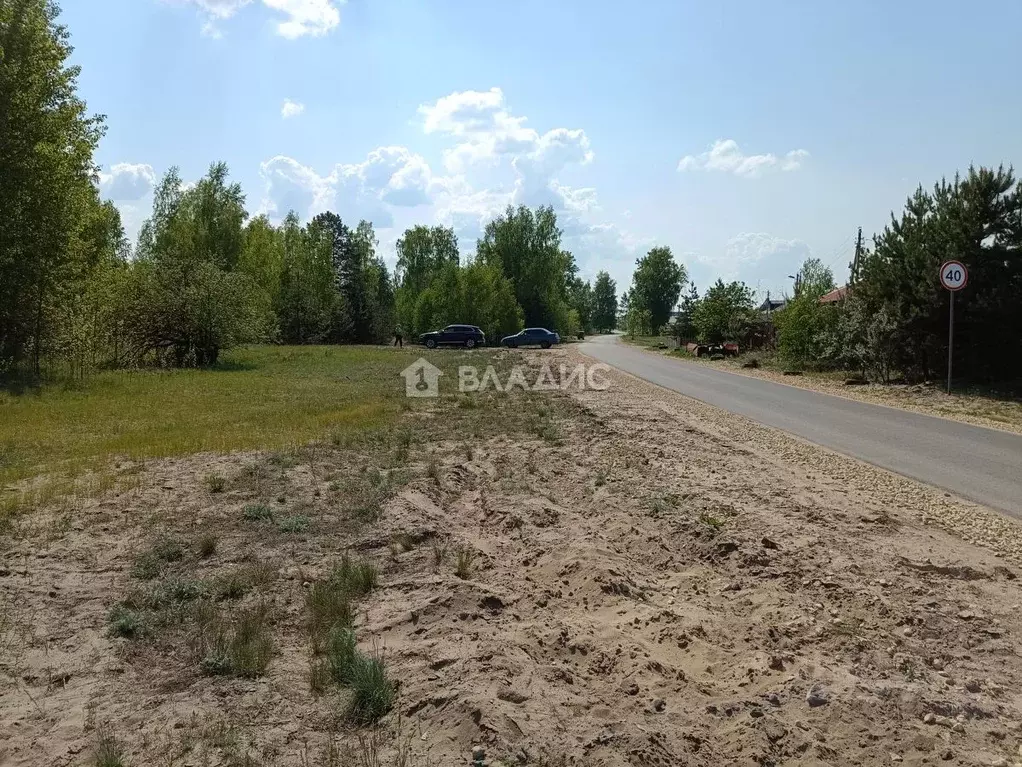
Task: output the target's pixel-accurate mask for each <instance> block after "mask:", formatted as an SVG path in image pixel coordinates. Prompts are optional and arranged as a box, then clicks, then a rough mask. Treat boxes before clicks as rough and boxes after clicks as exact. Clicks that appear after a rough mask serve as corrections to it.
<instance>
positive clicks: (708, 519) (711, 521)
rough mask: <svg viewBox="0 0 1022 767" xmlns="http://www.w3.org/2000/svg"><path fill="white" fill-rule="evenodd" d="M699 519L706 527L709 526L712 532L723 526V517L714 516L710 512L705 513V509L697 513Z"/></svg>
mask: <svg viewBox="0 0 1022 767" xmlns="http://www.w3.org/2000/svg"><path fill="white" fill-rule="evenodd" d="M699 521H700V522H702V523H703V524H704V525H706V526H707V527H709V528H710V529H712V530H713V531H714V532H717V531H719V530H720V529H721V528H722V527H724V520H723V519H719V518H718V517H715V516H713V515H712V514H707V513H706V512H705V511H704V512H702V513H701V514H700V515H699Z"/></svg>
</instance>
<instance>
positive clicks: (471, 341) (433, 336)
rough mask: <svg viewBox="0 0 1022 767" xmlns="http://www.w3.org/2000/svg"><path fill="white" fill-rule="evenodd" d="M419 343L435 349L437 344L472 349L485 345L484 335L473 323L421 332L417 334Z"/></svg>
mask: <svg viewBox="0 0 1022 767" xmlns="http://www.w3.org/2000/svg"><path fill="white" fill-rule="evenodd" d="M419 343H420V344H423V345H424V346H425V347H426V348H427V349H435V348H436V347H438V346H464V347H465V348H466V349H474V348H475V347H477V346H486V336H485V335H484V334H483V331H481V330H480V329H479V328H477V327H476V326H475V325H448V326H447V327H446V328H444V329H443V330H434V331H432V332H430V333H423V334H422V335H421V336H419Z"/></svg>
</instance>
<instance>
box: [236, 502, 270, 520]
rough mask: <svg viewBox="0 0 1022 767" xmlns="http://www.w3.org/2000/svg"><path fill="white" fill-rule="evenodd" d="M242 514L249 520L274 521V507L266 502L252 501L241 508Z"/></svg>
mask: <svg viewBox="0 0 1022 767" xmlns="http://www.w3.org/2000/svg"><path fill="white" fill-rule="evenodd" d="M241 515H242V517H244V518H245V519H246V520H247V521H249V522H271V521H273V509H271V508H270V507H269V506H267V505H266V504H265V503H250V504H248V505H246V506H245V508H243V509H242V510H241Z"/></svg>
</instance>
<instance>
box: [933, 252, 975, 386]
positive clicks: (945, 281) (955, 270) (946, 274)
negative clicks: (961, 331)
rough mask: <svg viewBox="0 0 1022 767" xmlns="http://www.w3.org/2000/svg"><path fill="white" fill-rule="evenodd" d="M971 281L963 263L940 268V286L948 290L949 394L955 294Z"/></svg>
mask: <svg viewBox="0 0 1022 767" xmlns="http://www.w3.org/2000/svg"><path fill="white" fill-rule="evenodd" d="M968 281H969V270H968V269H966V268H965V264H963V263H962V262H961V261H945V262H944V263H943V264H941V267H940V284H941V285H943V286H944V287H945V288H947V289H948V291H949V293H948V295H949V301H950V304H949V307H948V319H947V393H948V394H950V393H951V351H952V349H953V348H954V341H955V293H956V292H958V291H959V290H961V289H962V288H964V287H965V284H966V283H967V282H968Z"/></svg>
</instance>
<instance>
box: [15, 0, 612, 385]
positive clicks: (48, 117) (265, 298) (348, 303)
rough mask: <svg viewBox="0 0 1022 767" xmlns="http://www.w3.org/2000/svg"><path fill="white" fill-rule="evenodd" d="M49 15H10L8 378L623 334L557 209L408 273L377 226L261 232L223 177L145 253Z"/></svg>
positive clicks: (490, 229) (409, 236) (32, 1)
mask: <svg viewBox="0 0 1022 767" xmlns="http://www.w3.org/2000/svg"><path fill="white" fill-rule="evenodd" d="M58 15H59V9H58V7H57V6H56V4H55V3H53V2H51V1H49V0H0V178H2V179H3V183H2V184H0V210H3V211H4V215H3V217H2V218H0V375H6V374H11V373H15V374H21V373H24V372H26V371H31V372H34V373H35V374H36V375H39V374H41V373H43V372H45V371H55V372H60V373H64V374H68V373H69V374H71V375H75V376H83V375H85V374H86V373H87V372H88V371H90V370H94V369H97V368H102V367H124V366H137V365H153V364H158V365H172V366H201V365H210V364H214V363H216V362H217V361H218V359H219V358H220V354H221V352H222V351H223V350H225V349H229V348H231V347H233V346H236V345H238V344H245V343H255V342H279V343H287V344H312V343H383V342H387V341H389V340H390V339H391V337H392V335H393V334H394V332H395V331H396V330H401V331H402V332H403V334H404V335H405V336H406V337H410V336H415V335H417V334H419V333H422V332H425V331H427V330H431V329H434V328H437V327H442V326H443V325H446V324H449V323H455V322H457V323H469V324H475V325H479V326H480V327H481V328H483V329H484V331H485V332H486V334H487V336H488V337H489V338H490V339H499V338H500V337H501V336H502V335H504V334H508V333H512V332H514V331H517V330H518V329H520V328H521V327H522V326H523V325H541V326H545V327H549V328H552V329H555V330H558V331H560V332H561V333H562V335H570V334H575V333H579V332H586V331H590V330H591V329H593V328H594V327H598V328H602V329H610V328H612V327H614V324H615V322H616V315H617V296H616V289H615V285H614V282H613V281H612V280H611V279H610V277H609V275H607V274H606V273H605V272H602V273H600V274H599V275H597V277H596V279H595V281H593V282H588V281H584V280H582V278H581V277H580V276H579V273H578V267H577V264H576V262H575V258H574V256H573V255H572V254H571V253H570V252H569V251H567V250H565V249H564V248H563V247H562V243H561V230H560V229H559V228H558V225H557V217H556V215H555V214H554V211H553V209H552V208H538V209H535V210H532V209H529V208H526V207H518V208H513V207H508V208H507V210H506V211H505V212H504V213H503V214H502V215H500V216H498V217H497V218H495V219H494V220H493V221H491V222H490V223H489V224H488V225H487V226H486V228H485V231H484V234H483V236H482V238H481V239H479V241H478V242H477V243H476V249H475V253H474V254H473V255H472V256H471V257H470V258H467V259H463V258H462V256H461V253H460V249H459V245H458V240H457V238H456V236H455V233H454V231H453V229H450V228H445V227H441V226H415V227H413V228H411V229H409V230H408V231H406V232H405V233H404V235H403V236H402V237H401V238H400V240H399V241H398V243H397V263H396V267H395V269H394V270H393V271H391V270H390V269H388V266H387V264H386V263H385V262H384V260H383V259H382V258H381V257H380V254H379V250H378V244H379V243H378V240H377V238H376V234H375V232H374V230H373V226H372V224H371V223H370V222H367V221H359V222H358V223H357V224H355V223H354V222H346V221H345V220H343V219H342V217H341V216H340V215H339V214H337V213H333V212H325V213H321V214H319V215H317V216H315V217H314V218H313V219H312V220H311V221H308V222H302V221H301V220H299V218H298V216H297V215H296V214H295V213H293V212H292V213H289V214H288V215H287V216H286V217H285V218H284V220H283V221H282V222H281V223H280V224H279V225H274V224H273V223H272V222H271V221H270V220H269V219H268V218H266V217H265V216H256V217H250V216H249V214H248V212H247V211H246V209H245V195H244V193H243V192H242V189H241V187H240V186H239V185H238V184H237V183H232V182H231V180H230V178H229V174H228V169H227V166H226V165H224V164H223V163H217V164H214V165H212V166H211V167H210V169H209V172H208V173H207V174H206V175H205V176H204V177H203V178H202V179H200V180H199V181H198V183H196V184H194V185H190V186H186V185H185V184H183V183H182V179H181V177H180V175H179V173H178V171H177V170H176V169H171V170H170V171H169V172H168V173H167V174H166V175H165V176H164V177H163V178H162V179H161V180H160V182H159V183H158V184H157V186H156V188H155V190H154V193H153V208H152V213H151V215H150V216H149V218H148V219H147V220H146V221H145V223H144V224H143V226H142V227H141V230H140V232H139V236H138V241H137V243H135V244H134V247H132V244H131V243H129V242H128V241H127V239H126V237H125V233H124V228H123V226H122V223H121V218H120V214H119V213H118V210H117V208H116V207H115V206H114V205H113V204H112V203H111V202H108V201H103V200H102V198H101V194H100V189H99V184H98V168H97V167H96V166H95V164H94V161H93V154H94V152H95V150H96V148H97V146H98V143H99V141H100V139H101V138H102V136H103V134H104V125H105V123H104V118H103V117H102V116H98V115H90V114H89V113H88V112H87V108H86V105H85V103H84V102H83V101H82V100H81V99H80V98H79V96H78V77H79V74H80V70H79V68H78V67H75V66H71V65H69V64H68V58H69V56H70V54H71V52H72V48H71V45H70V36H69V34H68V31H67V29H66V28H65V27H64V26H62V25H61V24H59V23H58V21H57V19H58Z"/></svg>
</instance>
